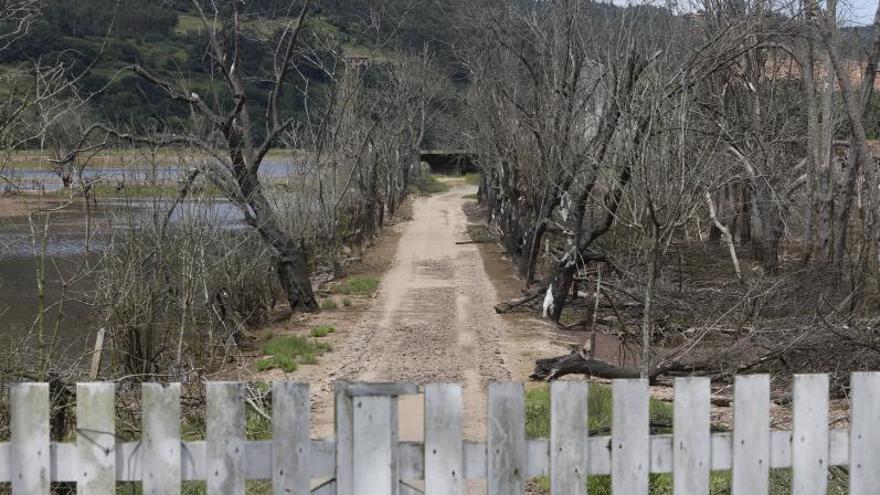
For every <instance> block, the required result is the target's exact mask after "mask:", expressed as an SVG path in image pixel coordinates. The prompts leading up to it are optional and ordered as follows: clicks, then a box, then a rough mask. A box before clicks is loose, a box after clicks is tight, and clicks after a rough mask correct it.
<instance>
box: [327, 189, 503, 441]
mask: <svg viewBox="0 0 880 495" xmlns="http://www.w3.org/2000/svg"><path fill="white" fill-rule="evenodd" d="M448 184H449V185H450V186H451V187H450V190H449V191H448V192H445V193H442V194H438V195H434V196H431V197H427V198H418V199H416V200H415V202H414V204H413V218H412V220H411V221H410V222H408V223H406V224H405V227H404V230H403V232H402V234H401V237H400V241H399V244H398V249H397V253H396V255H395V258H394V261H393V263H392V265H391V268H390V269H389V271H388V272H387V273H386V274H385V275H384V276H383V277H382V280H381V284H380V286H379V293H378V295H377V297H376V298H375V299H374V301H373V303H372V305H371V307H370V308H369V309H368V310H367V311H366V312H365V313H364V315H363V316H362V318H361V320H360V321H359V323H358V324H357V326H356V328H355V329H354V330H353V332H352V334H351V336H350V337H349V339H348V340H347V341H346V342H345V343H343V344H342V345H341V346H339V347H338V348H337V350H334V352H333V353H332V354H331V355H327V356H325V357H324V358H322V360H325V362H326V360H332V362H333V365H332V367H330V368H329V369H325V372H326V373H325V376H324V378H321V379H320V380H319V382H320V385H318V384H314V383H313V390H314V392H313V394H312V395H313V397H312V400H313V418H314V419H313V422H312V427H313V434H315V435H316V436H319V437H320V436H326V435H332V433H333V424H332V423H333V408H332V401H333V392H332V385H333V382H334V381H335V380H337V379H347V380H363V381H412V382H416V383H419V384H424V383H431V382H456V383H461V384H463V386H464V425H463V426H464V435H465V438H469V439H478V438H483V437H484V435H485V410H486V409H485V408H486V404H485V396H486V384H487V383H488V381H490V380H509V379H510V372H509V370H508V369H507V367H506V366H505V363H504V358H503V356H502V350H501V349H502V348H501V338H502V335H504V333H505V332H504V325H505V323H504V321H503V320H502V319H501V318H500V317H499V316H498V315H497V314H496V313H495V311H494V309H493V306H494V305H495V304H496V302H497V295H496V292H495V288H494V286H493V284H492V282H491V280H490V278H489V275H488V274H487V273H486V271H485V269H484V268H483V262H482V259H481V256H480V252H479V250H478V247H477V246H476V245H475V244H456V241H462V240H467V235H466V233H465V230H466V226H467V219H466V217H465V215H464V212H463V211H462V203H463V201H464V199H463V196H464V195H466V194H470V193H473V192H475V188H474V187H473V186H467V185H465V184H464V183H463V182H462V181H460V180H454V181H449V182H448ZM316 385H318V386H316ZM400 410H401V415H400V416H401V431H400V437H401V439H402V440H420V439H421V438H422V435H423V432H422V428H423V425H422V412H423V408H422V398H421V397H402V398H401V404H400Z"/></svg>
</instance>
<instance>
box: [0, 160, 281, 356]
mask: <svg viewBox="0 0 880 495" xmlns="http://www.w3.org/2000/svg"><path fill="white" fill-rule="evenodd" d="M288 172H289V164H288V162H284V161H277V160H276V161H267V162H266V163H264V164H263V166H262V167H261V175H263V176H264V177H266V178H276V177H284V176H286V175H287V174H288ZM89 173H90V174H93V176H103V177H113V178H114V180H120V181H128V183H137V182H141V181H147V182H149V183H153V184H155V183H165V184H175V183H176V182H175V181H176V180H177V178H179V177H180V176H181V174H182V173H183V172H182V170H181V169H180V168H178V167H163V168H151V169H150V170H137V169H133V168H130V167H129V168H107V167H105V168H101V169H98V170H95V171H93V172H89ZM14 177H16V180H18V181H19V184H20V185H22V186H25V185H26V186H27V187H26V189H30V190H31V191H34V190H37V191H40V190H42V191H51V190H53V189H57V188H60V187H61V184H60V181H59V180H58V177H57V176H55V175H54V174H53V173H52V172H51V171H46V170H39V169H22V170H16V171H15V173H14ZM170 201H171V200H170V199H168V198H152V197H146V198H142V197H139V198H108V199H101V200H98V203H97V204H96V205H95V204H90V205H85V204H83V203H82V202H80V203H78V204H77V205H76V206H73V207H70V208H67V209H64V210H62V211H57V212H51V213H49V214H48V215H46V214H35V215H33V216H32V218H30V219H29V218H28V216H27V215H17V216H5V217H4V215H2V214H0V346H6V345H9V344H10V343H11V342H13V341H18V340H20V339H21V338H23V337H25V336H27V335H28V334H29V332H31V331H33V328H34V321H35V318H36V315H37V314H38V312H39V304H40V303H39V298H38V294H39V292H38V289H37V278H38V277H37V270H38V267H39V266H43V267H44V269H45V273H46V280H47V282H46V288H45V295H46V297H45V300H46V301H47V304H49V303H52V302H54V301H57V300H58V299H59V298H60V296H61V292H62V286H63V281H64V280H68V281H69V280H70V279H71V277H73V276H74V275H76V274H78V273H85V272H88V271H89V270H87V269H84V268H88V267H89V266H94V264H95V263H96V262H97V261H98V260H99V258H100V254H101V252H102V250H103V249H104V248H105V244H106V241H107V239H108V238H109V236H111V235H112V234H113V233H114V232H119V231H120V230H125V231H131V230H136V229H138V228H139V227H141V226H143V225H145V224H153V223H155V222H157V221H158V222H161V221H162V220H163V219H164V215H165V212H166V211H167V210H168V208H169V206H170ZM0 207H2V205H0ZM0 213H2V212H0ZM157 217H159V218H157ZM195 218H198V219H208V220H209V221H211V222H215V223H216V224H217V225H218V226H222V228H225V229H237V228H243V227H244V223H243V217H242V214H241V212H240V211H239V210H238V209H237V208H236V207H235V206H234V205H232V204H230V203H229V202H227V201H225V200H222V199H209V200H205V199H201V200H199V201H183V202H181V203H180V204H179V205H178V206H177V208H176V209H175V210H174V212H173V215H172V217H171V222H172V223H177V222H184V221H186V220H188V219H195ZM94 284H95V281H94V279H93V278H92V277H91V276H89V275H84V276H80V277H76V278H75V282H74V283H71V284H69V286H68V289H67V297H66V298H65V299H66V301H67V302H66V304H65V306H64V320H63V321H64V323H63V325H64V328H63V332H61V338H62V345H64V346H68V347H69V346H72V347H75V348H78V349H83V348H85V346H86V345H89V344H88V341H90V340H91V339H94V335H95V331H96V330H97V328H95V325H94V322H91V321H90V318H89V316H90V311H89V308H90V306H89V300H88V297H87V294H88V292H89V290H90V289H93V288H94ZM56 315H57V312H56V311H49V312H48V313H47V314H46V320H45V321H47V322H52V324H54V321H55V316H56Z"/></svg>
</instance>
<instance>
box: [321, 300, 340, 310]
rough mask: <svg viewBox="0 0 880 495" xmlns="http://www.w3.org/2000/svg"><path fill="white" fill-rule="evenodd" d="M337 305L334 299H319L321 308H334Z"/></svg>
mask: <svg viewBox="0 0 880 495" xmlns="http://www.w3.org/2000/svg"><path fill="white" fill-rule="evenodd" d="M337 307H338V306H337V305H336V301H335V300H334V299H332V298H331V299H324V300H323V301H321V309H323V310H325V311H327V310H331V309H336V308H337Z"/></svg>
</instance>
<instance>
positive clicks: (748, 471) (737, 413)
mask: <svg viewBox="0 0 880 495" xmlns="http://www.w3.org/2000/svg"><path fill="white" fill-rule="evenodd" d="M733 393H734V396H733V474H732V475H731V477H732V479H733V481H732V491H733V495H765V494H766V493H767V490H768V476H769V474H770V378H769V377H768V376H767V375H740V376H737V377H736V378H735V379H734V388H733Z"/></svg>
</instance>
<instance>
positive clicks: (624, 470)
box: [611, 379, 651, 495]
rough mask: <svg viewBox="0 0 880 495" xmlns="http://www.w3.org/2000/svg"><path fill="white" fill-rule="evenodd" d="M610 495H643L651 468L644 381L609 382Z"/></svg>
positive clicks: (646, 384)
mask: <svg viewBox="0 0 880 495" xmlns="http://www.w3.org/2000/svg"><path fill="white" fill-rule="evenodd" d="M612 383H613V385H612V388H613V389H612V392H613V394H612V419H611V491H612V492H613V493H626V494H628V495H647V493H648V472H649V470H650V467H651V447H650V445H651V444H650V437H649V435H650V430H649V429H648V380H645V379H637V380H613V382H612Z"/></svg>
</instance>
